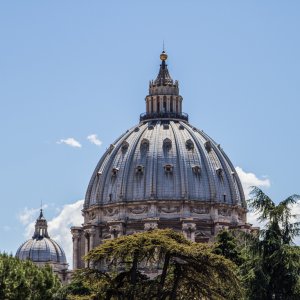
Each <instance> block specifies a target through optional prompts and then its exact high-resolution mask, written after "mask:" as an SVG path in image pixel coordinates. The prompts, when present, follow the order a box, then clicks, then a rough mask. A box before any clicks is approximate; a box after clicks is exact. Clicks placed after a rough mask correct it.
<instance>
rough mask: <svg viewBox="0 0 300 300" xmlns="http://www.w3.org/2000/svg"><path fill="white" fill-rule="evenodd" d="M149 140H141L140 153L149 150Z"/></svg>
mask: <svg viewBox="0 0 300 300" xmlns="http://www.w3.org/2000/svg"><path fill="white" fill-rule="evenodd" d="M149 144H150V142H149V140H148V139H142V141H141V151H147V150H148V149H149Z"/></svg>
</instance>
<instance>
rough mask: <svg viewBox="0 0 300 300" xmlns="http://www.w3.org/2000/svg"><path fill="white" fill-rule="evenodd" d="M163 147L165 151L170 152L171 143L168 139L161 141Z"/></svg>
mask: <svg viewBox="0 0 300 300" xmlns="http://www.w3.org/2000/svg"><path fill="white" fill-rule="evenodd" d="M163 147H164V149H166V150H170V149H171V148H172V141H171V140H170V139H168V138H165V139H164V141H163Z"/></svg>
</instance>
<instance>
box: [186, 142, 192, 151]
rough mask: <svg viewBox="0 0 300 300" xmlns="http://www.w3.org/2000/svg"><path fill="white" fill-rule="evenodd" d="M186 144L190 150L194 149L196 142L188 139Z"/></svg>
mask: <svg viewBox="0 0 300 300" xmlns="http://www.w3.org/2000/svg"><path fill="white" fill-rule="evenodd" d="M185 146H186V149H188V150H193V149H194V143H193V141H192V140H187V141H186V142H185Z"/></svg>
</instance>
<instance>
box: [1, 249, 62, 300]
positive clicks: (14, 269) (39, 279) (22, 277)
mask: <svg viewBox="0 0 300 300" xmlns="http://www.w3.org/2000/svg"><path fill="white" fill-rule="evenodd" d="M60 285H61V284H60V281H59V279H58V278H57V276H56V275H54V274H53V272H52V269H51V268H50V267H49V266H45V267H37V266H36V265H34V264H33V263H32V262H31V261H29V260H26V261H22V260H19V259H17V258H15V257H13V256H11V255H7V254H0V299H6V300H16V299H22V300H41V299H43V300H50V299H53V295H54V294H55V292H56V291H57V290H58V288H59V287H60Z"/></svg>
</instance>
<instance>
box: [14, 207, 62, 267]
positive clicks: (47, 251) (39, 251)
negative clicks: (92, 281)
mask: <svg viewBox="0 0 300 300" xmlns="http://www.w3.org/2000/svg"><path fill="white" fill-rule="evenodd" d="M47 228H48V225H47V221H46V219H45V218H44V216H43V211H42V210H41V212H40V215H39V218H38V219H37V220H36V224H35V232H34V235H33V237H32V239H30V240H28V241H26V242H25V243H23V244H22V245H21V246H20V247H19V249H18V250H17V253H16V257H18V258H19V259H21V260H26V259H29V260H31V261H32V262H34V263H36V264H38V265H43V264H45V263H48V264H50V265H52V266H54V267H55V269H67V260H66V256H65V252H64V250H63V249H62V247H61V246H59V245H58V244H57V243H56V242H55V241H54V240H52V239H51V238H50V237H49V235H48V230H47Z"/></svg>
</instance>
